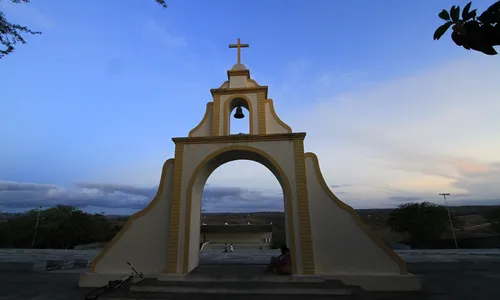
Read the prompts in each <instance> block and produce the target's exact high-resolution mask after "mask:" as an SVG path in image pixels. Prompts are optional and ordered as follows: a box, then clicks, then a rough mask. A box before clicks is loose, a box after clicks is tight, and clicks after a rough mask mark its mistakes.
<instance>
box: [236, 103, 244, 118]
mask: <svg viewBox="0 0 500 300" xmlns="http://www.w3.org/2000/svg"><path fill="white" fill-rule="evenodd" d="M244 117H245V115H244V114H243V110H242V109H241V106H238V107H236V112H235V113H234V118H235V119H243V118H244Z"/></svg>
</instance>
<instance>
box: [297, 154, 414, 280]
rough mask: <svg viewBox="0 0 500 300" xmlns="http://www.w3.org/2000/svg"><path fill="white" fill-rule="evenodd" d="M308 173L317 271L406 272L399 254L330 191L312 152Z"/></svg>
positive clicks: (322, 272)
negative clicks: (386, 246)
mask: <svg viewBox="0 0 500 300" xmlns="http://www.w3.org/2000/svg"><path fill="white" fill-rule="evenodd" d="M306 172H307V189H308V192H309V212H310V217H311V230H312V232H313V235H312V237H313V249H314V258H315V266H316V274H321V275H324V274H337V273H341V274H344V273H351V274H360V273H361V274H367V273H368V274H374V273H378V274H380V273H385V274H401V273H406V271H405V270H404V269H403V270H402V268H401V266H400V262H399V261H398V260H397V259H395V257H394V256H397V254H395V253H394V252H392V250H390V249H388V248H387V249H385V250H384V249H383V247H381V246H380V244H378V243H377V242H376V241H374V239H373V238H374V237H373V236H372V237H371V236H370V235H369V233H368V232H367V231H366V230H369V229H367V228H366V227H365V230H363V226H365V225H364V224H362V221H361V220H360V219H359V217H358V216H357V214H356V213H355V212H354V211H352V212H349V210H347V209H346V208H349V209H351V208H350V207H348V206H347V205H346V204H344V203H341V201H340V200H338V199H337V198H336V197H335V195H333V193H331V192H329V191H330V190H329V188H328V186H326V184H325V183H324V180H323V177H322V175H321V173H320V172H321V171H320V170H319V167H318V165H317V159H316V157H315V156H314V155H313V154H308V155H306ZM325 189H328V190H325ZM342 206H344V208H343V207H342ZM351 210H352V209H351ZM353 214H354V215H353ZM356 218H358V220H357V219H356ZM380 242H381V241H380ZM387 251H391V252H392V253H393V255H394V256H392V255H391V254H390V253H389V252H387ZM403 264H404V263H403Z"/></svg>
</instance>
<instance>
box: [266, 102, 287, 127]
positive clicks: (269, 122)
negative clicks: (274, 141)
mask: <svg viewBox="0 0 500 300" xmlns="http://www.w3.org/2000/svg"><path fill="white" fill-rule="evenodd" d="M265 107H266V131H267V132H266V134H275V133H288V132H289V130H288V128H286V127H284V126H283V125H281V124H280V123H279V122H278V120H276V118H275V117H274V115H273V111H274V107H273V102H272V101H266V104H265Z"/></svg>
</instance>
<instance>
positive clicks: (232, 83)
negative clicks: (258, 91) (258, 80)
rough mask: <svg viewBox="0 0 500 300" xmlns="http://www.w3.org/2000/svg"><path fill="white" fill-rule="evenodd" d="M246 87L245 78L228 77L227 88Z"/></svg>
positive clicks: (244, 76) (243, 76)
mask: <svg viewBox="0 0 500 300" xmlns="http://www.w3.org/2000/svg"><path fill="white" fill-rule="evenodd" d="M246 86H247V76H246V75H242V76H229V88H243V87H246Z"/></svg>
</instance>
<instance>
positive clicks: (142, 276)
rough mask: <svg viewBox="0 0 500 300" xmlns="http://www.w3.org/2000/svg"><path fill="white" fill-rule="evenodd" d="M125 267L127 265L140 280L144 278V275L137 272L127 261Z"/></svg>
mask: <svg viewBox="0 0 500 300" xmlns="http://www.w3.org/2000/svg"><path fill="white" fill-rule="evenodd" d="M127 265H129V266H130V268H131V269H132V271H134V273H135V274H137V275H139V277H141V279H142V278H144V274H142V273H141V272H138V271H137V270H136V269H135V268H134V266H133V265H132V264H131V263H130V262H129V261H127Z"/></svg>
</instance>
